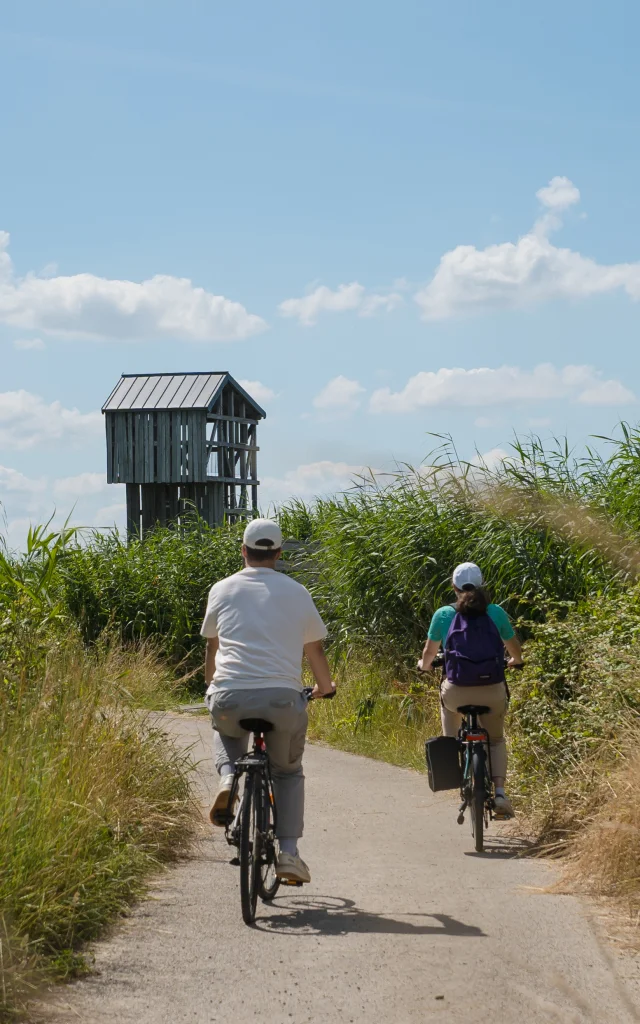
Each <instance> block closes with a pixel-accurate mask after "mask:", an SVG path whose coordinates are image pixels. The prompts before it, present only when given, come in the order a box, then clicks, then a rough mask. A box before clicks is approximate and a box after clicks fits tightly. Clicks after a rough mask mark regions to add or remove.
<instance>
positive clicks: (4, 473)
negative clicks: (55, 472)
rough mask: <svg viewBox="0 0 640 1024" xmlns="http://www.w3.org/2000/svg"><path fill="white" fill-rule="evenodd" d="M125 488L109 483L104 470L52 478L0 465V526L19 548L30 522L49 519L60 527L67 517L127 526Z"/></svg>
mask: <svg viewBox="0 0 640 1024" xmlns="http://www.w3.org/2000/svg"><path fill="white" fill-rule="evenodd" d="M124 491H125V487H124V485H123V484H111V485H109V484H107V481H106V476H105V474H104V473H91V472H87V473H79V474H77V475H76V476H70V477H63V478H58V479H50V478H48V477H46V476H41V477H27V476H25V475H24V473H20V472H19V471H18V470H16V469H11V468H9V467H7V466H0V530H1V531H2V532H3V533H4V535H5V538H6V540H7V543H8V544H9V545H10V546H11V547H13V548H18V547H21V546H22V545H23V544H24V541H25V538H26V536H27V531H28V529H29V526H30V525H36V524H40V523H47V522H49V521H51V528H52V529H60V528H61V527H62V526H63V525H64V523H65V522H66V521H67V519H69V522H70V525H72V526H80V527H91V526H95V527H109V526H112V525H113V524H114V523H115V524H116V525H117V526H118V527H119V528H121V529H124V528H125V525H126V506H125V505H124V503H123V497H124ZM109 502H111V503H109ZM3 523H4V524H5V526H4V528H3Z"/></svg>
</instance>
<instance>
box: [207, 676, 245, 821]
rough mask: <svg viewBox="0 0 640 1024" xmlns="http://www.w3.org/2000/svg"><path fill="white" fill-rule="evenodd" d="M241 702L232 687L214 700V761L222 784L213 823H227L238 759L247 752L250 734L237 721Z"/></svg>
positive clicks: (211, 707)
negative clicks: (231, 689)
mask: <svg viewBox="0 0 640 1024" xmlns="http://www.w3.org/2000/svg"><path fill="white" fill-rule="evenodd" d="M241 704H242V702H241V701H240V700H238V699H237V697H236V696H235V694H234V692H233V691H230V690H221V691H220V692H219V693H216V694H214V696H213V699H212V701H211V706H210V711H211V723H212V725H213V729H214V733H213V761H214V764H215V766H216V770H217V772H218V775H219V776H220V785H219V787H218V791H217V793H216V796H215V798H214V801H213V804H212V806H211V809H210V811H209V820H210V821H211V823H212V824H213V825H224V824H225V820H226V816H227V813H228V810H229V796H230V794H231V788H232V785H233V776H234V771H235V762H236V761H237V760H238V758H240V757H242V756H243V755H244V754H246V752H247V747H248V744H249V734H248V733H247V732H246V731H245V730H244V729H241V728H240V726H239V725H238V718H239V717H242V708H241Z"/></svg>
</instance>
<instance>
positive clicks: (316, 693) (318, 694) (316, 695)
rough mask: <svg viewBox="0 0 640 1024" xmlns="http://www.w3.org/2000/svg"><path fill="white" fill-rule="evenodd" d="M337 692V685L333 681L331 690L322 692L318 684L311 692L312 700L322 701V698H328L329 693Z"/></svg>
mask: <svg viewBox="0 0 640 1024" xmlns="http://www.w3.org/2000/svg"><path fill="white" fill-rule="evenodd" d="M335 692H336V684H335V683H334V682H333V681H332V683H331V689H330V690H321V689H320V687H319V686H318V684H317V683H316V685H315V686H314V688H313V690H312V691H311V700H320V699H321V698H322V697H326V695H327V694H328V693H335Z"/></svg>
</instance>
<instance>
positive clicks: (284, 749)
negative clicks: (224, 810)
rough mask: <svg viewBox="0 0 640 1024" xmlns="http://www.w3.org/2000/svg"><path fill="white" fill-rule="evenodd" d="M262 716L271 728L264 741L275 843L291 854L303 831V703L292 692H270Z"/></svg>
mask: <svg viewBox="0 0 640 1024" xmlns="http://www.w3.org/2000/svg"><path fill="white" fill-rule="evenodd" d="M265 717H266V718H268V719H269V720H270V721H271V722H272V723H273V727H274V728H273V731H272V732H270V733H268V734H267V737H266V740H267V752H268V754H269V761H270V764H271V775H272V778H273V788H274V791H275V798H276V808H277V816H278V825H277V833H278V841H279V842H280V845H281V849H282V850H283V852H285V853H289V852H290V853H295V848H296V846H297V840H298V839H299V838H300V837H301V836H302V833H303V829H304V772H303V770H302V756H303V754H304V744H305V738H306V734H307V708H306V701H305V699H304V697H303V695H302V694H299V693H297V692H296V691H294V690H289V691H288V692H287V691H286V690H285V689H281V690H280V691H272V695H270V699H269V709H268V711H267V712H266V714H265ZM283 844H284V845H283ZM291 846H293V849H290V847H291Z"/></svg>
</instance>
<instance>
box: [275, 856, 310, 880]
mask: <svg viewBox="0 0 640 1024" xmlns="http://www.w3.org/2000/svg"><path fill="white" fill-rule="evenodd" d="M276 875H277V876H278V878H282V879H283V880H284V881H289V882H310V881H311V872H310V871H309V868H308V867H307V865H306V864H305V862H304V861H303V859H302V857H300V856H299V855H298V854H293V853H279V854H278V860H277V861H276Z"/></svg>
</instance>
